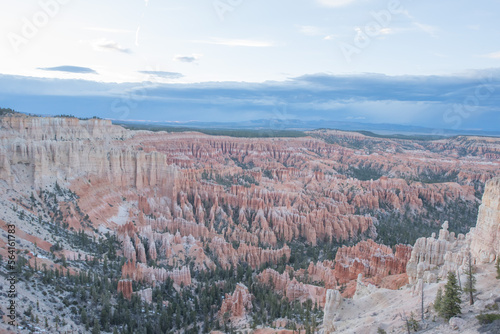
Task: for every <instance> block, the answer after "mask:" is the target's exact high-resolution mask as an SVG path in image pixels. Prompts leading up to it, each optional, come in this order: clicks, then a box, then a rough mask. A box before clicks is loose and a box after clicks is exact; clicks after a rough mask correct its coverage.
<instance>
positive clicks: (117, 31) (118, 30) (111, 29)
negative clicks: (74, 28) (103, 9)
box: [85, 27, 133, 34]
mask: <svg viewBox="0 0 500 334" xmlns="http://www.w3.org/2000/svg"><path fill="white" fill-rule="evenodd" d="M85 30H90V31H99V32H106V33H111V34H130V33H133V31H132V30H126V29H114V28H103V27H87V28H85Z"/></svg>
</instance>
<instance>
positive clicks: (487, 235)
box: [407, 178, 500, 284]
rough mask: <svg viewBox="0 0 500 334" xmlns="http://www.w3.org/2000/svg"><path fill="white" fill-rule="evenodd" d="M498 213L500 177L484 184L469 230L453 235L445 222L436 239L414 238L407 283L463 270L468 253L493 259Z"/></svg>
mask: <svg viewBox="0 0 500 334" xmlns="http://www.w3.org/2000/svg"><path fill="white" fill-rule="evenodd" d="M499 213H500V178H493V179H491V180H489V181H488V182H487V183H486V187H485V192H484V195H483V203H482V204H481V206H480V207H479V215H478V217H477V225H476V227H475V228H471V231H470V232H469V233H467V234H466V235H463V234H459V235H458V236H455V234H454V233H453V232H451V233H450V232H449V231H448V227H449V223H448V222H445V223H444V224H443V226H442V229H441V231H439V237H438V238H437V239H436V236H435V234H433V235H432V236H431V237H430V238H420V239H418V240H417V242H416V243H415V246H414V248H413V251H412V254H411V259H410V261H409V262H408V265H407V273H408V277H409V280H410V283H411V284H415V283H417V281H418V280H419V279H423V281H424V282H436V280H437V279H444V278H445V277H446V275H447V274H448V272H449V271H460V272H463V270H464V269H465V267H466V262H467V259H468V257H469V256H471V257H472V259H473V261H474V262H477V263H480V262H483V263H490V262H493V261H494V260H495V259H496V258H497V256H499V255H500V247H499V245H500V233H499V229H500V214H499Z"/></svg>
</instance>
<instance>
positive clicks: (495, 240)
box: [471, 177, 500, 262]
mask: <svg viewBox="0 0 500 334" xmlns="http://www.w3.org/2000/svg"><path fill="white" fill-rule="evenodd" d="M471 234H472V236H471V251H472V255H473V256H474V257H476V258H477V259H478V260H479V261H481V262H493V261H495V259H497V258H498V256H499V255H500V178H498V177H497V178H494V179H491V180H489V181H488V182H487V183H486V188H485V191H484V196H483V202H482V204H481V206H480V207H479V215H478V217H477V225H476V227H475V228H474V230H473V231H471Z"/></svg>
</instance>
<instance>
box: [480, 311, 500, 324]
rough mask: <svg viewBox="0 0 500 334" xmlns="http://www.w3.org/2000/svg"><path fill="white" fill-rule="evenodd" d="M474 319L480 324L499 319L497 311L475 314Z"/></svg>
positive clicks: (499, 315)
mask: <svg viewBox="0 0 500 334" xmlns="http://www.w3.org/2000/svg"><path fill="white" fill-rule="evenodd" d="M476 319H477V320H478V321H479V323H480V324H481V325H486V324H491V323H492V322H493V321H495V320H500V314H497V313H481V314H480V315H478V316H476Z"/></svg>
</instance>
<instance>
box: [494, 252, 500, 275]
mask: <svg viewBox="0 0 500 334" xmlns="http://www.w3.org/2000/svg"><path fill="white" fill-rule="evenodd" d="M495 268H496V269H497V278H498V279H500V257H498V258H497V262H496V264H495Z"/></svg>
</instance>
